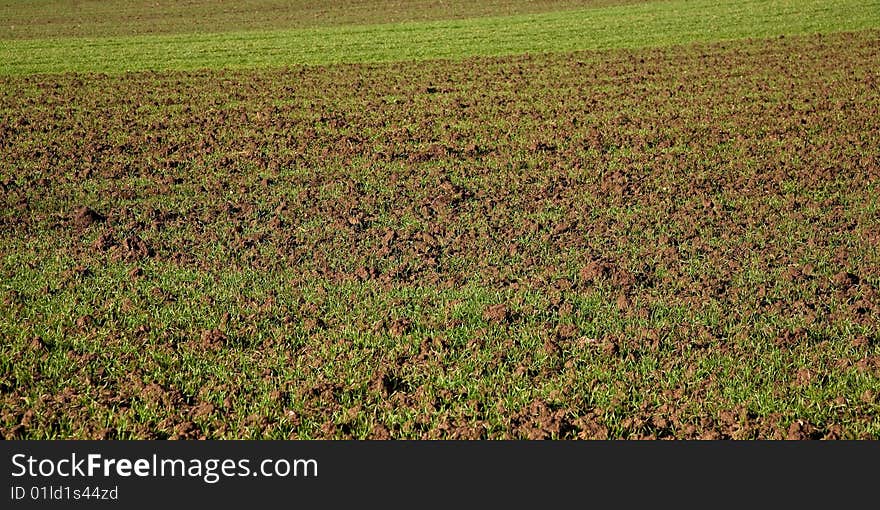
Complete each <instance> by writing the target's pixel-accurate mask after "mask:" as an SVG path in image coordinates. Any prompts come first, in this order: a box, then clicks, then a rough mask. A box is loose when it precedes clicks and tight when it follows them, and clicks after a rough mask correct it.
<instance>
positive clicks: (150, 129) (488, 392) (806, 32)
mask: <svg viewBox="0 0 880 510" xmlns="http://www.w3.org/2000/svg"><path fill="white" fill-rule="evenodd" d="M700 1H703V0H697V2H695V4H696V3H699V2H700ZM376 3H377V4H378V3H379V0H376ZM611 4H612V2H601V3H594V4H578V5H574V3H566V2H558V3H554V2H544V3H539V4H536V5H535V6H531V7H528V6H526V7H523V5H525V3H523V5H519V4H516V2H500V1H499V2H497V3H492V4H487V5H497V6H500V7H498V9H499V10H498V11H467V10H465V11H461V10H456V9H452V10H451V11H448V12H447V11H443V10H436V11H432V10H430V9H429V7H428V6H429V5H435V4H428V3H424V5H425V8H424V9H421V8H417V7H415V6H414V5H416V6H417V5H421V4H414V5H410V6H409V7H407V8H406V9H409V10H408V11H406V9H405V13H404V14H401V15H400V16H401V20H406V21H409V22H412V24H411V25H406V24H399V25H394V26H395V27H397V28H395V29H393V30H392V28H390V27H391V25H383V24H376V25H369V24H368V23H381V21H382V20H381V19H380V18H375V17H366V18H364V19H363V23H362V24H361V25H359V26H361V27H362V28H363V27H368V26H369V27H371V28H370V29H369V31H368V32H369V33H368V35H364V36H363V37H366V38H367V39H365V40H376V38H378V37H380V36H382V34H385V35H387V34H388V33H389V31H392V32H393V31H394V30H398V31H404V30H403V28H401V27H407V26H409V27H411V28H412V27H415V28H413V30H415V29H416V28H425V27H426V26H432V25H425V24H424V23H429V24H430V23H441V24H442V23H463V24H464V25H463V26H465V27H467V26H471V25H468V24H477V25H478V24H480V23H488V22H491V23H494V24H497V25H499V26H501V25H504V21H503V20H504V19H506V18H502V17H500V16H499V14H505V15H506V14H508V11H505V10H503V9H505V8H506V9H510V12H512V13H513V15H512V16H511V17H510V20H512V21H510V23H511V25H510V26H517V25H516V23H517V21H516V20H518V19H521V18H519V16H546V19H547V20H549V21H548V24H547V25H546V27H549V28H548V30H549V32H548V33H557V34H562V33H564V30H563V31H557V32H554V30H557V29H559V27H561V26H565V23H567V21H563V20H571V19H575V20H581V19H588V18H589V19H603V18H601V16H602V15H601V14H596V13H602V12H606V11H605V10H606V9H612V10H613V9H620V12H621V13H624V14H625V13H629V14H630V15H631V16H632V18H626V16H625V15H624V16H623V17H622V18H617V19H622V20H626V19H641V18H639V16H641V15H640V14H636V13H643V12H646V11H644V10H645V9H648V10H650V9H659V10H656V11H651V12H654V13H655V14H656V16H657V17H651V18H650V19H652V20H654V21H652V23H655V24H656V26H668V27H670V28H669V29H668V31H667V32H664V33H665V34H667V35H663V36H662V37H659V39H651V38H650V37H649V36H645V35H644V34H636V35H633V33H632V32H630V31H621V32H619V33H618V34H624V35H607V34H606V35H607V37H606V36H603V35H602V34H601V33H600V34H598V35H595V37H593V36H590V35H585V36H584V37H583V39H582V42H581V43H578V44H583V45H585V47H580V46H578V47H575V48H573V47H570V46H566V44H565V43H563V42H559V43H558V47H557V49H558V51H549V50H548V51H538V50H524V51H520V49H518V48H519V47H518V46H516V45H513V46H509V45H507V43H508V42H509V41H511V40H514V39H516V34H518V33H521V32H517V31H516V30H512V33H513V35H512V36H511V37H500V38H499V39H498V41H499V43H498V46H497V47H496V49H497V50H498V51H499V52H501V53H504V52H508V51H509V52H510V54H507V55H501V54H498V55H486V54H482V53H479V52H480V51H481V50H480V49H479V48H478V45H477V44H476V43H475V42H474V41H471V42H470V43H464V44H463V45H462V46H458V47H456V48H455V49H454V51H453V53H452V54H450V55H444V56H442V58H437V56H436V55H434V56H429V57H427V58H411V55H410V54H409V53H407V51H408V50H405V49H401V50H400V53H399V54H398V55H397V57H395V58H397V59H398V60H397V61H391V60H389V59H391V57H393V56H394V55H390V54H389V55H390V56H388V55H385V56H380V57H376V56H375V55H373V54H372V53H369V54H368V53H364V54H362V57H363V58H361V59H355V61H353V62H351V63H333V62H335V59H336V56H334V55H335V54H334V55H331V54H330V53H326V52H324V53H322V52H321V51H317V52H316V53H314V54H313V55H317V56H316V57H315V58H314V60H313V61H309V60H308V59H305V60H303V61H301V62H299V63H297V62H295V61H291V60H290V59H294V60H295V58H294V57H291V56H290V55H286V54H285V55H286V56H284V58H281V59H275V60H272V59H269V60H271V61H266V62H258V63H257V65H254V66H252V67H248V66H246V65H245V66H240V65H228V66H227V65H226V64H228V63H229V62H228V61H226V60H223V58H220V59H218V60H215V61H213V62H214V64H213V65H202V64H204V62H205V61H207V59H209V57H206V56H204V55H203V56H202V57H198V58H205V59H206V60H205V61H202V60H197V62H196V64H198V65H196V64H193V66H194V67H192V68H187V67H185V68H183V69H168V68H161V67H156V64H155V62H154V61H153V60H151V58H152V57H148V58H145V59H144V60H142V61H141V63H142V64H143V67H139V64H138V63H137V57H134V64H133V65H134V67H135V68H139V69H141V70H140V71H137V72H123V71H124V69H122V68H121V67H119V66H117V65H116V64H114V63H113V61H110V62H111V63H110V64H107V63H106V61H103V60H102V61H97V60H88V59H85V60H81V61H76V60H74V61H73V62H74V63H73V64H71V61H70V60H66V58H64V57H63V56H65V55H68V54H69V52H73V51H74V49H75V48H76V47H77V44H79V43H77V42H76V41H81V37H80V36H82V35H86V34H84V33H81V32H78V31H76V30H74V29H73V28H69V27H68V28H66V29H64V30H62V31H61V32H60V35H61V36H64V37H57V38H54V39H50V38H47V36H48V35H50V30H49V29H48V28H46V27H45V26H35V27H32V28H31V32H29V33H28V34H29V35H27V36H26V37H25V36H21V35H20V34H19V35H14V36H13V35H9V36H8V37H5V38H4V39H3V40H2V41H0V54H4V55H10V54H11V52H13V51H15V52H16V55H17V56H16V58H17V59H18V62H19V63H21V65H20V66H19V64H9V63H8V61H7V63H6V64H0V71H2V72H0V197H2V207H0V433H2V435H3V437H5V438H7V439H15V438H104V439H107V438H118V439H128V438H161V439H165V438H282V439H283V438H373V439H387V438H450V439H452V438H454V439H464V438H491V439H500V438H526V439H544V438H553V439H557V438H558V439H577V438H580V439H602V438H651V439H663V438H676V439H717V438H734V439H756V438H788V439H822V438H825V439H846V438H850V439H855V438H862V439H864V438H875V439H876V438H878V437H880V249H878V246H880V198H878V197H880V189H878V185H880V87H878V79H880V77H878V71H877V69H880V30H878V29H880V21H878V17H880V12H878V11H880V9H877V4H876V3H872V2H855V1H848V0H847V1H843V2H830V3H829V2H824V3H811V2H803V5H804V6H805V7H804V9H811V8H816V9H817V10H815V11H814V14H815V16H813V17H811V18H809V21H808V22H801V21H798V20H799V19H801V18H799V17H798V15H797V14H798V10H797V9H795V8H794V7H792V6H794V5H795V4H794V3H787V2H776V3H774V2H769V3H766V4H764V3H758V2H754V3H753V4H754V6H757V7H755V8H756V9H764V11H763V12H765V13H769V12H771V11H773V9H772V8H771V7H768V5H770V6H777V7H778V6H780V5H781V6H783V7H784V9H777V10H776V11H773V12H777V11H778V12H782V11H784V12H786V13H788V14H786V15H784V16H781V17H773V19H776V20H777V21H779V20H780V19H782V20H788V21H785V22H780V23H775V22H773V21H772V20H771V17H765V18H762V17H760V16H756V17H754V18H751V19H756V20H758V23H759V22H760V20H761V19H765V20H767V21H766V25H764V28H761V29H760V30H759V31H758V33H760V36H757V35H756V34H755V33H753V32H752V31H750V30H747V27H748V26H749V25H748V24H747V23H745V22H742V23H741V24H740V25H737V24H736V23H732V25H733V26H734V27H736V26H739V27H740V28H741V30H739V29H735V28H732V29H730V30H731V31H730V32H719V33H716V34H715V37H716V39H717V40H712V39H711V37H712V34H711V33H710V32H699V31H698V32H690V31H688V30H687V26H688V25H687V24H686V23H685V22H686V21H687V19H688V18H687V17H684V18H680V17H676V16H674V15H673V14H671V13H678V12H681V11H680V10H677V9H673V8H672V7H671V6H676V5H685V4H687V2H678V3H676V2H650V3H644V4H641V3H639V4H627V5H616V4H615V5H611ZM744 4H746V2H739V3H736V4H733V3H717V4H713V5H714V6H715V7H713V8H716V9H720V10H719V11H718V12H728V13H729V10H730V9H732V8H733V7H730V6H731V5H744ZM40 5H42V4H39V3H36V4H31V7H29V8H33V9H36V8H37V7H39V6H40ZM46 5H48V4H46ZM128 5H132V6H137V5H141V4H138V3H137V2H133V1H132V2H128ZM187 5H189V4H187ZM192 5H193V6H196V7H198V6H199V5H201V4H199V3H197V2H194V3H193V4H192ZM265 5H270V2H265ZM291 5H296V6H300V4H298V3H293V4H291ZM302 5H306V4H302ZM334 5H337V4H333V3H331V6H334ZM358 5H361V3H357V2H347V3H346V2H339V3H338V6H337V7H335V8H337V9H339V11H338V12H340V13H344V12H350V13H357V12H360V11H358V10H356V9H355V10H348V11H346V9H354V7H352V6H358ZM453 5H454V4H453ZM584 5H587V7H584ZM593 5H595V6H594V7H591V6H593ZM749 5H752V4H749ZM819 5H824V6H825V10H820V9H818V7H816V6H819ZM34 6H37V7H34ZM504 6H507V7H504ZM511 6H512V7H511ZM658 6H659V7H658ZM663 6H665V8H663ZM841 6H850V7H852V9H850V10H847V11H845V10H844V9H843V8H842V7H841ZM3 7H4V8H6V9H12V8H13V7H14V8H15V9H18V11H16V12H23V13H24V14H21V17H22V18H21V19H27V11H26V7H23V6H22V5H21V4H16V3H13V2H7V3H6V4H4V5H3ZM196 7H193V8H196ZM132 8H133V9H134V7H132ZM302 8H303V9H305V7H302ZM563 8H564V9H575V10H560V9H563ZM438 9H439V8H438ZM627 9H629V10H627ZM725 9H728V10H727V11H725ZM242 12H244V11H242ZM296 12H302V11H296ZM590 12H594V14H593V15H588V14H585V13H590ZM688 12H691V11H688ZM693 12H696V11H695V10H694V11H693ZM823 12H824V13H826V14H824V15H823V14H822V13H823ZM844 12H849V13H850V14H841V13H844ZM456 13H460V15H458V14H456ZM563 13H568V14H563ZM571 13H575V14H571ZM577 13H581V14H577ZM663 13H666V14H667V16H666V17H663ZM34 16H36V14H34ZM169 16H170V15H169ZM230 16H231V15H230ZM242 16H244V14H242ZM288 16H289V17H290V19H291V20H294V21H290V22H289V23H290V25H289V26H286V27H285V28H284V30H291V31H292V32H290V33H289V34H303V33H308V34H314V33H315V32H309V31H313V30H319V31H320V30H328V31H331V32H326V33H333V32H332V31H333V30H345V28H344V27H335V26H330V25H333V24H334V23H333V22H332V20H334V19H337V18H338V19H340V20H342V21H340V22H339V24H340V25H345V24H347V23H350V22H351V23H353V22H354V21H358V20H361V18H360V17H359V15H357V14H351V17H350V18H346V17H345V15H344V14H339V15H338V16H335V15H334V16H331V15H329V14H328V15H326V16H325V20H324V21H321V20H320V19H319V20H317V21H315V22H314V24H313V25H309V26H305V25H299V24H297V23H299V22H297V21H295V18H296V16H294V15H293V14H289V15H288ZM483 16H486V17H483ZM570 16H574V18H571V17H570ZM577 16H582V17H581V18H578V17H577ZM609 16H610V15H609ZM279 17H280V18H281V19H284V16H279ZM318 18H320V16H318ZM459 18H462V19H461V20H459ZM95 19H96V20H97V19H99V17H97V16H96V17H95ZM127 19H128V18H125V19H122V18H120V20H119V21H118V23H119V24H123V23H129V22H130V21H126V20H127ZM168 19H171V21H168V20H167V19H166V20H165V21H162V20H160V21H157V22H156V23H157V24H158V25H157V26H159V27H160V28H157V31H158V32H161V33H162V34H166V35H160V36H146V35H137V36H134V37H133V38H126V37H123V35H122V34H124V33H127V30H128V29H125V30H123V28H119V27H117V28H115V29H114V28H113V27H112V26H109V25H108V26H105V27H102V28H100V30H102V31H99V32H98V34H99V35H101V36H102V37H103V36H106V37H107V38H108V39H106V40H105V41H110V40H112V41H117V42H124V41H126V40H129V39H130V40H135V41H141V40H144V41H152V43H155V44H162V45H167V47H169V48H171V49H172V50H171V51H172V52H176V54H179V55H184V54H185V53H186V51H187V48H190V49H191V46H189V45H188V44H189V43H188V42H186V40H184V39H165V38H166V37H189V36H179V35H168V34H181V33H183V32H182V31H183V30H184V28H183V27H182V25H180V24H175V23H177V22H176V21H174V20H173V16H170V17H168ZM224 19H226V18H224ZM607 19H608V20H610V19H611V17H609V18H607ZM683 19H684V20H685V21H682V20H683ZM350 20H351V21H350ZM425 20H441V21H425ZM450 20H452V21H450ZM456 20H458V21H456ZM553 20H557V21H558V22H559V24H556V22H554V21H553ZM343 21H344V23H343ZM227 22H228V23H229V24H228V25H220V26H221V27H223V28H228V27H232V26H233V25H234V24H235V18H234V17H230V18H228V19H227ZM93 23H97V21H93ZM114 23H117V22H115V21H114ZM303 23H304V22H303ZM572 23H574V22H572ZM621 23H624V24H625V22H621ZM719 23H720V22H719ZM240 24H241V26H244V27H246V28H248V29H253V30H251V31H249V32H246V33H250V34H265V33H266V32H264V31H261V30H264V29H269V28H273V29H274V28H277V27H266V26H262V25H259V26H258V25H248V22H247V20H246V19H243V20H240ZM759 24H760V23H759ZM477 25H473V26H477ZM575 25H576V24H574V25H572V26H575ZM119 26H123V25H119ZM126 26H127V25H126ZM200 26H202V25H200ZM204 26H207V25H204ZM444 26H445V25H444ZM450 26H451V25H450ZM705 26H710V24H707V25H705ZM780 27H781V28H780ZM797 27H800V28H797ZM816 27H818V28H816ZM80 30H84V29H80ZM364 30H366V29H364ZM559 30H562V29H559ZM737 30H739V31H737ZM302 31H305V32H302ZM193 32H197V33H198V34H199V37H204V38H206V39H205V40H206V41H207V40H213V41H215V42H216V41H218V40H223V38H225V37H232V36H231V35H230V34H232V32H217V33H216V34H211V33H207V32H205V33H202V32H200V31H199V29H194V30H193ZM777 32H778V33H777ZM243 33H245V32H241V33H240V34H243ZM322 33H324V32H322ZM688 34H690V36H689V35H688ZM3 35H4V36H6V35H7V34H3ZM255 36H256V35H255ZM389 37H392V36H389ZM400 37H403V36H400ZM603 37H605V38H604V39H603ZM645 37H647V39H644V38H645ZM689 37H690V39H689ZM140 38H143V39H140ZM212 38H213V39H212ZM371 38H372V39H371ZM635 38H642V39H640V40H641V43H640V42H639V41H637V40H636V39H635ZM563 39H564V38H563V37H560V38H559V39H553V38H552V37H550V38H548V39H547V41H550V42H547V43H546V44H548V45H551V46H552V44H553V43H552V42H553V41H554V40H556V41H562V40H563ZM648 39H650V40H648ZM284 40H285V41H291V40H294V41H298V40H299V39H297V38H296V37H293V36H291V37H287V36H285V38H284ZM342 40H345V39H344V37H343V39H342ZM401 40H405V38H404V39H401ZM34 41H37V42H39V43H40V44H49V43H51V47H52V48H55V49H54V50H52V51H56V50H57V52H55V53H52V52H49V53H37V52H33V53H28V52H26V53H21V49H22V48H24V46H19V45H22V44H33V43H34ZM584 41H586V42H584ZM596 41H600V42H601V41H604V42H601V44H599V46H591V44H593V43H595V42H596ZM296 44H300V43H296ZM597 44H598V43H597ZM120 48H124V47H123V46H120ZM505 48H507V49H505ZM510 48H513V49H512V50H511V49H510ZM101 51H103V50H101ZM120 51H122V50H120ZM124 51H130V50H128V49H126V50H124ZM131 51H133V50H131ZM145 51H146V54H149V49H147V50H145ZM493 53H494V50H493ZM322 55H323V56H322ZM364 55H366V56H364ZM429 55H432V54H430V53H429ZM224 58H225V57H224ZM296 58H299V57H296ZM255 59H256V60H259V59H260V57H259V55H257V56H256V57H255ZM322 59H323V60H322ZM37 60H40V61H41V63H40V65H39V66H38V67H39V68H40V69H43V70H44V71H46V72H40V73H35V72H34V71H35V69H37V68H38V67H34V68H31V67H29V65H30V64H26V62H36V61H37ZM392 60H393V59H392ZM304 64H310V65H304ZM40 66H41V67H40ZM108 66H109V67H108ZM170 67H172V68H173V67H176V64H174V62H173V61H172V62H171V65H170ZM71 71H78V72H71Z"/></svg>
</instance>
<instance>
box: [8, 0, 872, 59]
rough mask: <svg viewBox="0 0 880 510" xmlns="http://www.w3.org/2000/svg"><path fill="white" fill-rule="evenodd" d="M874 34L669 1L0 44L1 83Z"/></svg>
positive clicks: (788, 7)
mask: <svg viewBox="0 0 880 510" xmlns="http://www.w3.org/2000/svg"><path fill="white" fill-rule="evenodd" d="M873 28H880V1H878V0H833V1H828V0H746V1H719V0H673V1H669V2H652V3H645V4H636V5H624V6H614V7H603V8H594V9H585V10H578V11H565V12H552V13H546V14H535V15H521V16H508V17H494V18H475V19H468V20H453V21H434V22H414V23H402V24H386V25H371V26H358V27H333V28H318V29H295V30H276V31H249V32H226V33H217V34H182V35H180V34H179V35H162V36H137V37H102V38H54V39H36V40H6V41H0V74H4V75H20V74H31V73H54V72H67V71H83V72H107V73H119V72H125V71H142V70H164V69H200V68H250V67H264V66H286V65H297V64H309V65H322V64H332V63H341V62H352V63H353V62H392V61H402V60H427V59H439V58H449V59H460V58H466V57H471V56H488V55H506V54H522V53H538V52H566V51H577V50H597V49H610V48H639V47H652V46H666V45H674V44H687V43H692V42H712V41H723V40H732V39H743V38H749V37H754V38H758V37H773V36H778V35H783V34H784V35H799V34H811V33H831V32H840V31H854V30H864V29H873Z"/></svg>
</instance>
